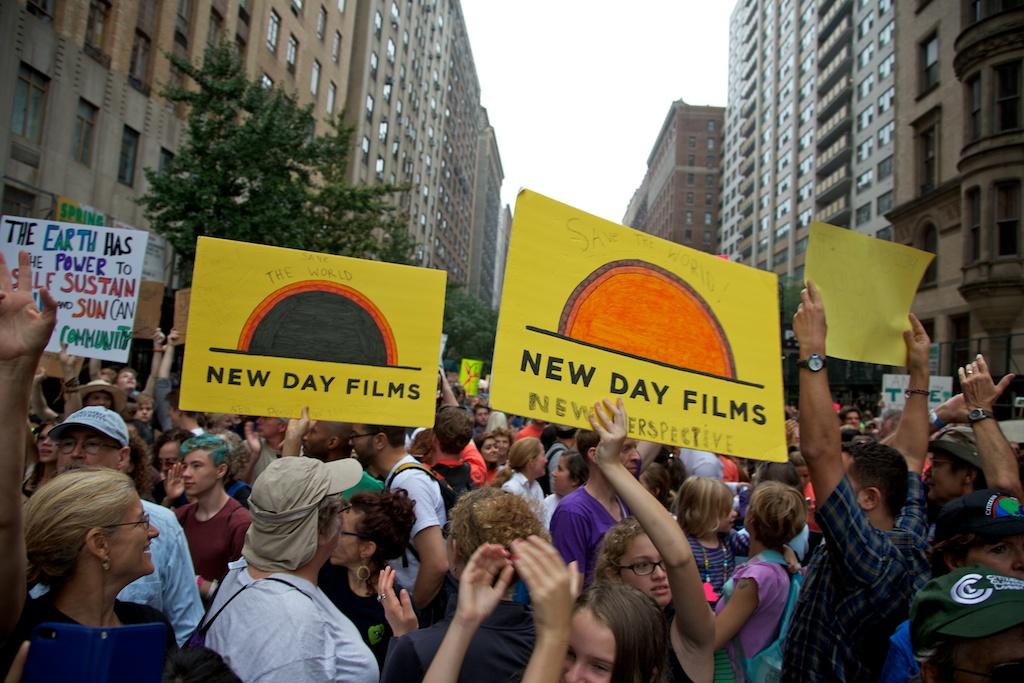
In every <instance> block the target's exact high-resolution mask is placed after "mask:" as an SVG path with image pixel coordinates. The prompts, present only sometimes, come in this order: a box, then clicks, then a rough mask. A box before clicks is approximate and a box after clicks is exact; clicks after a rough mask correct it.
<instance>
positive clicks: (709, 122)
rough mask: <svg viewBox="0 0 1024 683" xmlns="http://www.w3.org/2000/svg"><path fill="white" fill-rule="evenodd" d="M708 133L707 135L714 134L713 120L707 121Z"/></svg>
mask: <svg viewBox="0 0 1024 683" xmlns="http://www.w3.org/2000/svg"><path fill="white" fill-rule="evenodd" d="M708 132H709V133H714V132H715V122H714V121H713V120H711V121H708Z"/></svg>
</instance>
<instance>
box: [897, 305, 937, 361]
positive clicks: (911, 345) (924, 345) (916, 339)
mask: <svg viewBox="0 0 1024 683" xmlns="http://www.w3.org/2000/svg"><path fill="white" fill-rule="evenodd" d="M909 318H910V329H909V330H906V331H904V332H903V341H904V343H906V345H907V370H909V371H910V372H911V373H913V372H915V371H917V372H918V373H924V374H928V350H929V347H930V346H931V343H932V340H931V339H929V338H928V333H927V332H925V330H924V325H922V324H921V321H920V320H918V319H917V316H916V315H914V314H913V313H911V314H910V316H909Z"/></svg>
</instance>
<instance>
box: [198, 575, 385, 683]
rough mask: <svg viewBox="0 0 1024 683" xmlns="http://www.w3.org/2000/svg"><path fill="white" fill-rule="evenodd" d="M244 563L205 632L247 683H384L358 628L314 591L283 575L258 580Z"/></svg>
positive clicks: (226, 585)
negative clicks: (381, 682)
mask: <svg viewBox="0 0 1024 683" xmlns="http://www.w3.org/2000/svg"><path fill="white" fill-rule="evenodd" d="M247 566H248V565H247V563H246V561H245V558H242V559H239V560H236V561H235V562H231V563H229V564H228V568H229V571H228V574H227V576H225V577H224V581H223V582H222V584H221V587H220V589H219V591H218V592H217V599H216V600H214V603H213V605H212V606H211V608H210V611H209V614H210V616H211V617H212V616H213V615H215V614H217V611H218V610H219V609H220V608H221V606H222V605H224V604H225V603H226V602H227V600H228V599H229V598H230V597H231V596H233V595H235V594H236V593H238V591H240V590H242V588H243V587H244V586H249V587H248V588H246V590H245V592H244V593H241V594H239V595H238V597H237V598H235V599H234V600H232V601H231V604H229V605H228V606H227V608H226V609H224V611H223V612H221V613H220V614H219V615H218V616H217V618H216V621H214V622H213V625H212V626H211V627H210V630H209V631H208V632H207V633H206V646H207V647H208V648H210V649H212V650H214V651H215V652H218V653H220V655H221V656H222V657H224V661H226V662H227V663H228V665H229V666H230V667H231V668H232V669H233V670H234V672H235V673H236V674H238V676H239V678H241V679H242V680H243V681H246V683H271V682H276V681H310V682H312V683H317V682H319V681H323V682H324V683H327V682H328V681H332V682H333V681H344V682H346V683H348V682H351V683H377V680H378V679H379V677H380V670H379V669H378V667H377V660H376V659H375V658H374V656H373V653H372V652H370V649H369V648H368V647H367V646H366V644H365V643H364V642H363V640H362V638H361V637H360V635H359V631H358V629H356V627H355V626H354V625H353V624H352V622H351V621H349V619H348V618H347V617H345V616H344V615H343V614H342V613H341V612H339V611H338V608H337V607H335V606H334V604H333V603H332V602H331V601H330V600H329V599H328V598H327V596H326V595H324V593H323V591H321V590H320V589H319V588H317V587H316V586H315V585H313V584H312V583H310V582H309V581H306V580H305V579H301V578H299V577H297V576H294V575H293V574H286V573H283V572H278V573H275V574H272V576H273V578H275V579H280V580H281V581H284V582H286V583H288V584H289V585H287V586H286V585H284V584H283V583H280V582H278V581H267V580H257V579H253V578H252V576H250V574H249V572H248V571H247V569H246V568H247Z"/></svg>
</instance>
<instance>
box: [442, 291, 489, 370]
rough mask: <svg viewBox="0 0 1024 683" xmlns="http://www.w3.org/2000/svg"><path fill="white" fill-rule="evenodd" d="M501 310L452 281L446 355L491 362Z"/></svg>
mask: <svg viewBox="0 0 1024 683" xmlns="http://www.w3.org/2000/svg"><path fill="white" fill-rule="evenodd" d="M497 329H498V313H497V312H496V311H493V310H491V308H490V307H489V306H486V305H484V304H483V303H481V302H480V300H479V299H477V298H476V297H473V296H471V295H470V294H469V293H468V292H467V291H466V289H465V288H464V287H463V286H462V285H461V284H459V283H457V282H451V281H449V282H448V291H446V292H445V297H444V332H445V334H447V335H448V344H447V346H446V347H445V351H444V357H445V358H448V359H451V360H456V361H457V360H459V359H461V358H474V359H477V360H482V361H484V362H485V363H486V364H487V365H490V362H491V357H492V356H493V355H494V335H495V333H496V332H497Z"/></svg>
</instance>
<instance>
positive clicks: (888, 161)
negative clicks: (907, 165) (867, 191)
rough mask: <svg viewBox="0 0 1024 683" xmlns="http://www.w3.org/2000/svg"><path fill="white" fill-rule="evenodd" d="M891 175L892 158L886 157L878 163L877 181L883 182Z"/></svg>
mask: <svg viewBox="0 0 1024 683" xmlns="http://www.w3.org/2000/svg"><path fill="white" fill-rule="evenodd" d="M891 175H892V156H891V155H890V156H887V157H886V158H884V159H882V160H881V161H879V162H878V179H879V180H885V179H886V178H888V177H889V176H891Z"/></svg>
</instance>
